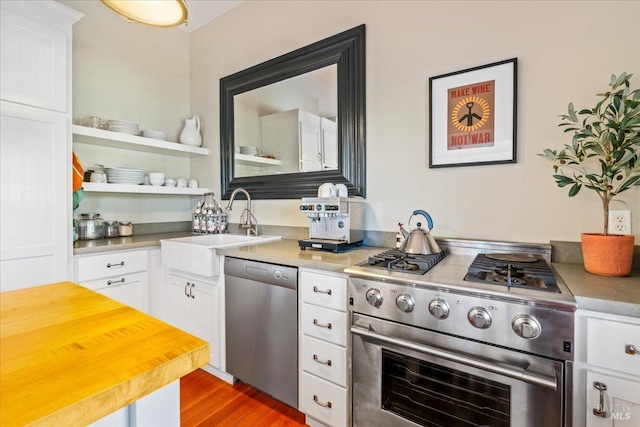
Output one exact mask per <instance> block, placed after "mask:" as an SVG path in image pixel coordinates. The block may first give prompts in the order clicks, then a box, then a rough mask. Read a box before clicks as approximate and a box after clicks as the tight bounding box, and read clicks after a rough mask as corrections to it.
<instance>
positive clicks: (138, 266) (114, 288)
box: [75, 250, 149, 313]
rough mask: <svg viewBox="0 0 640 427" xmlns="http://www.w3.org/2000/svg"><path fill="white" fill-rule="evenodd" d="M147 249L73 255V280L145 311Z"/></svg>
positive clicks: (147, 280)
mask: <svg viewBox="0 0 640 427" xmlns="http://www.w3.org/2000/svg"><path fill="white" fill-rule="evenodd" d="M147 262H148V253H147V250H135V251H111V252H108V253H101V254H93V255H76V256H75V280H76V281H77V282H78V283H79V284H80V285H82V286H84V287H86V288H89V289H91V290H94V291H96V292H99V293H101V294H103V295H105V296H108V297H110V298H113V299H115V300H116V301H119V302H121V303H123V304H127V305H129V306H131V307H133V308H135V309H138V310H140V311H142V312H145V313H148V312H149V277H148V273H147V265H148V264H147Z"/></svg>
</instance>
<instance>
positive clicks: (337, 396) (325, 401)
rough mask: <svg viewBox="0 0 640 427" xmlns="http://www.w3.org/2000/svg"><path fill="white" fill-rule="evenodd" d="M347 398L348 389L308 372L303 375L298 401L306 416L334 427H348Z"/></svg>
mask: <svg viewBox="0 0 640 427" xmlns="http://www.w3.org/2000/svg"><path fill="white" fill-rule="evenodd" d="M347 398H348V397H347V389H346V388H343V387H340V386H337V385H335V384H332V383H330V382H328V381H325V380H323V379H320V378H318V377H314V376H313V375H311V374H308V373H306V372H302V373H301V375H300V396H299V399H298V400H299V401H300V411H302V412H304V413H305V414H307V415H309V416H311V417H313V418H315V419H317V420H319V421H322V422H323V423H325V424H328V425H330V426H333V427H338V426H340V427H341V426H346V425H347V406H348V400H347ZM323 405H324V406H323ZM329 406H330V407H329Z"/></svg>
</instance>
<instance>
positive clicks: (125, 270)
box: [76, 250, 147, 282]
mask: <svg viewBox="0 0 640 427" xmlns="http://www.w3.org/2000/svg"><path fill="white" fill-rule="evenodd" d="M77 263H78V276H77V278H76V280H77V281H78V282H86V281H87V280H94V279H101V278H104V277H111V276H122V275H125V274H129V273H135V272H138V271H146V270H147V251H146V250H144V251H132V252H111V253H108V254H102V255H95V256H86V257H84V256H83V257H78V258H77Z"/></svg>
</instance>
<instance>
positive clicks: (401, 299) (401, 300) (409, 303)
mask: <svg viewBox="0 0 640 427" xmlns="http://www.w3.org/2000/svg"><path fill="white" fill-rule="evenodd" d="M414 305H415V300H414V299H413V297H412V296H411V295H409V294H400V295H398V298H396V306H397V307H398V308H399V309H400V311H403V312H405V313H411V312H412V311H413V306H414Z"/></svg>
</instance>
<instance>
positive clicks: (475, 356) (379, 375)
mask: <svg viewBox="0 0 640 427" xmlns="http://www.w3.org/2000/svg"><path fill="white" fill-rule="evenodd" d="M489 333H490V332H489ZM351 336H352V381H353V387H352V390H353V409H352V410H353V425H354V426H356V427H357V426H361V427H372V426H398V427H402V426H416V425H420V426H447V427H456V426H492V427H496V426H512V427H516V426H531V427H533V426H536V427H538V426H562V425H564V417H563V413H564V411H565V408H564V397H565V396H564V391H563V388H564V387H563V376H564V372H563V370H564V363H563V362H562V361H557V360H551V359H546V358H542V357H537V356H533V355H530V354H526V353H521V352H517V351H512V350H508V349H505V348H501V347H496V346H492V345H487V344H483V343H480V342H477V341H470V340H465V339H462V338H459V337H455V336H450V335H445V334H441V333H437V332H433V331H429V330H425V329H420V328H416V327H411V326H407V325H402V324H398V323H395V322H388V321H385V320H381V319H377V318H373V317H369V316H364V315H359V314H355V313H354V314H353V319H352V327H351Z"/></svg>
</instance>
